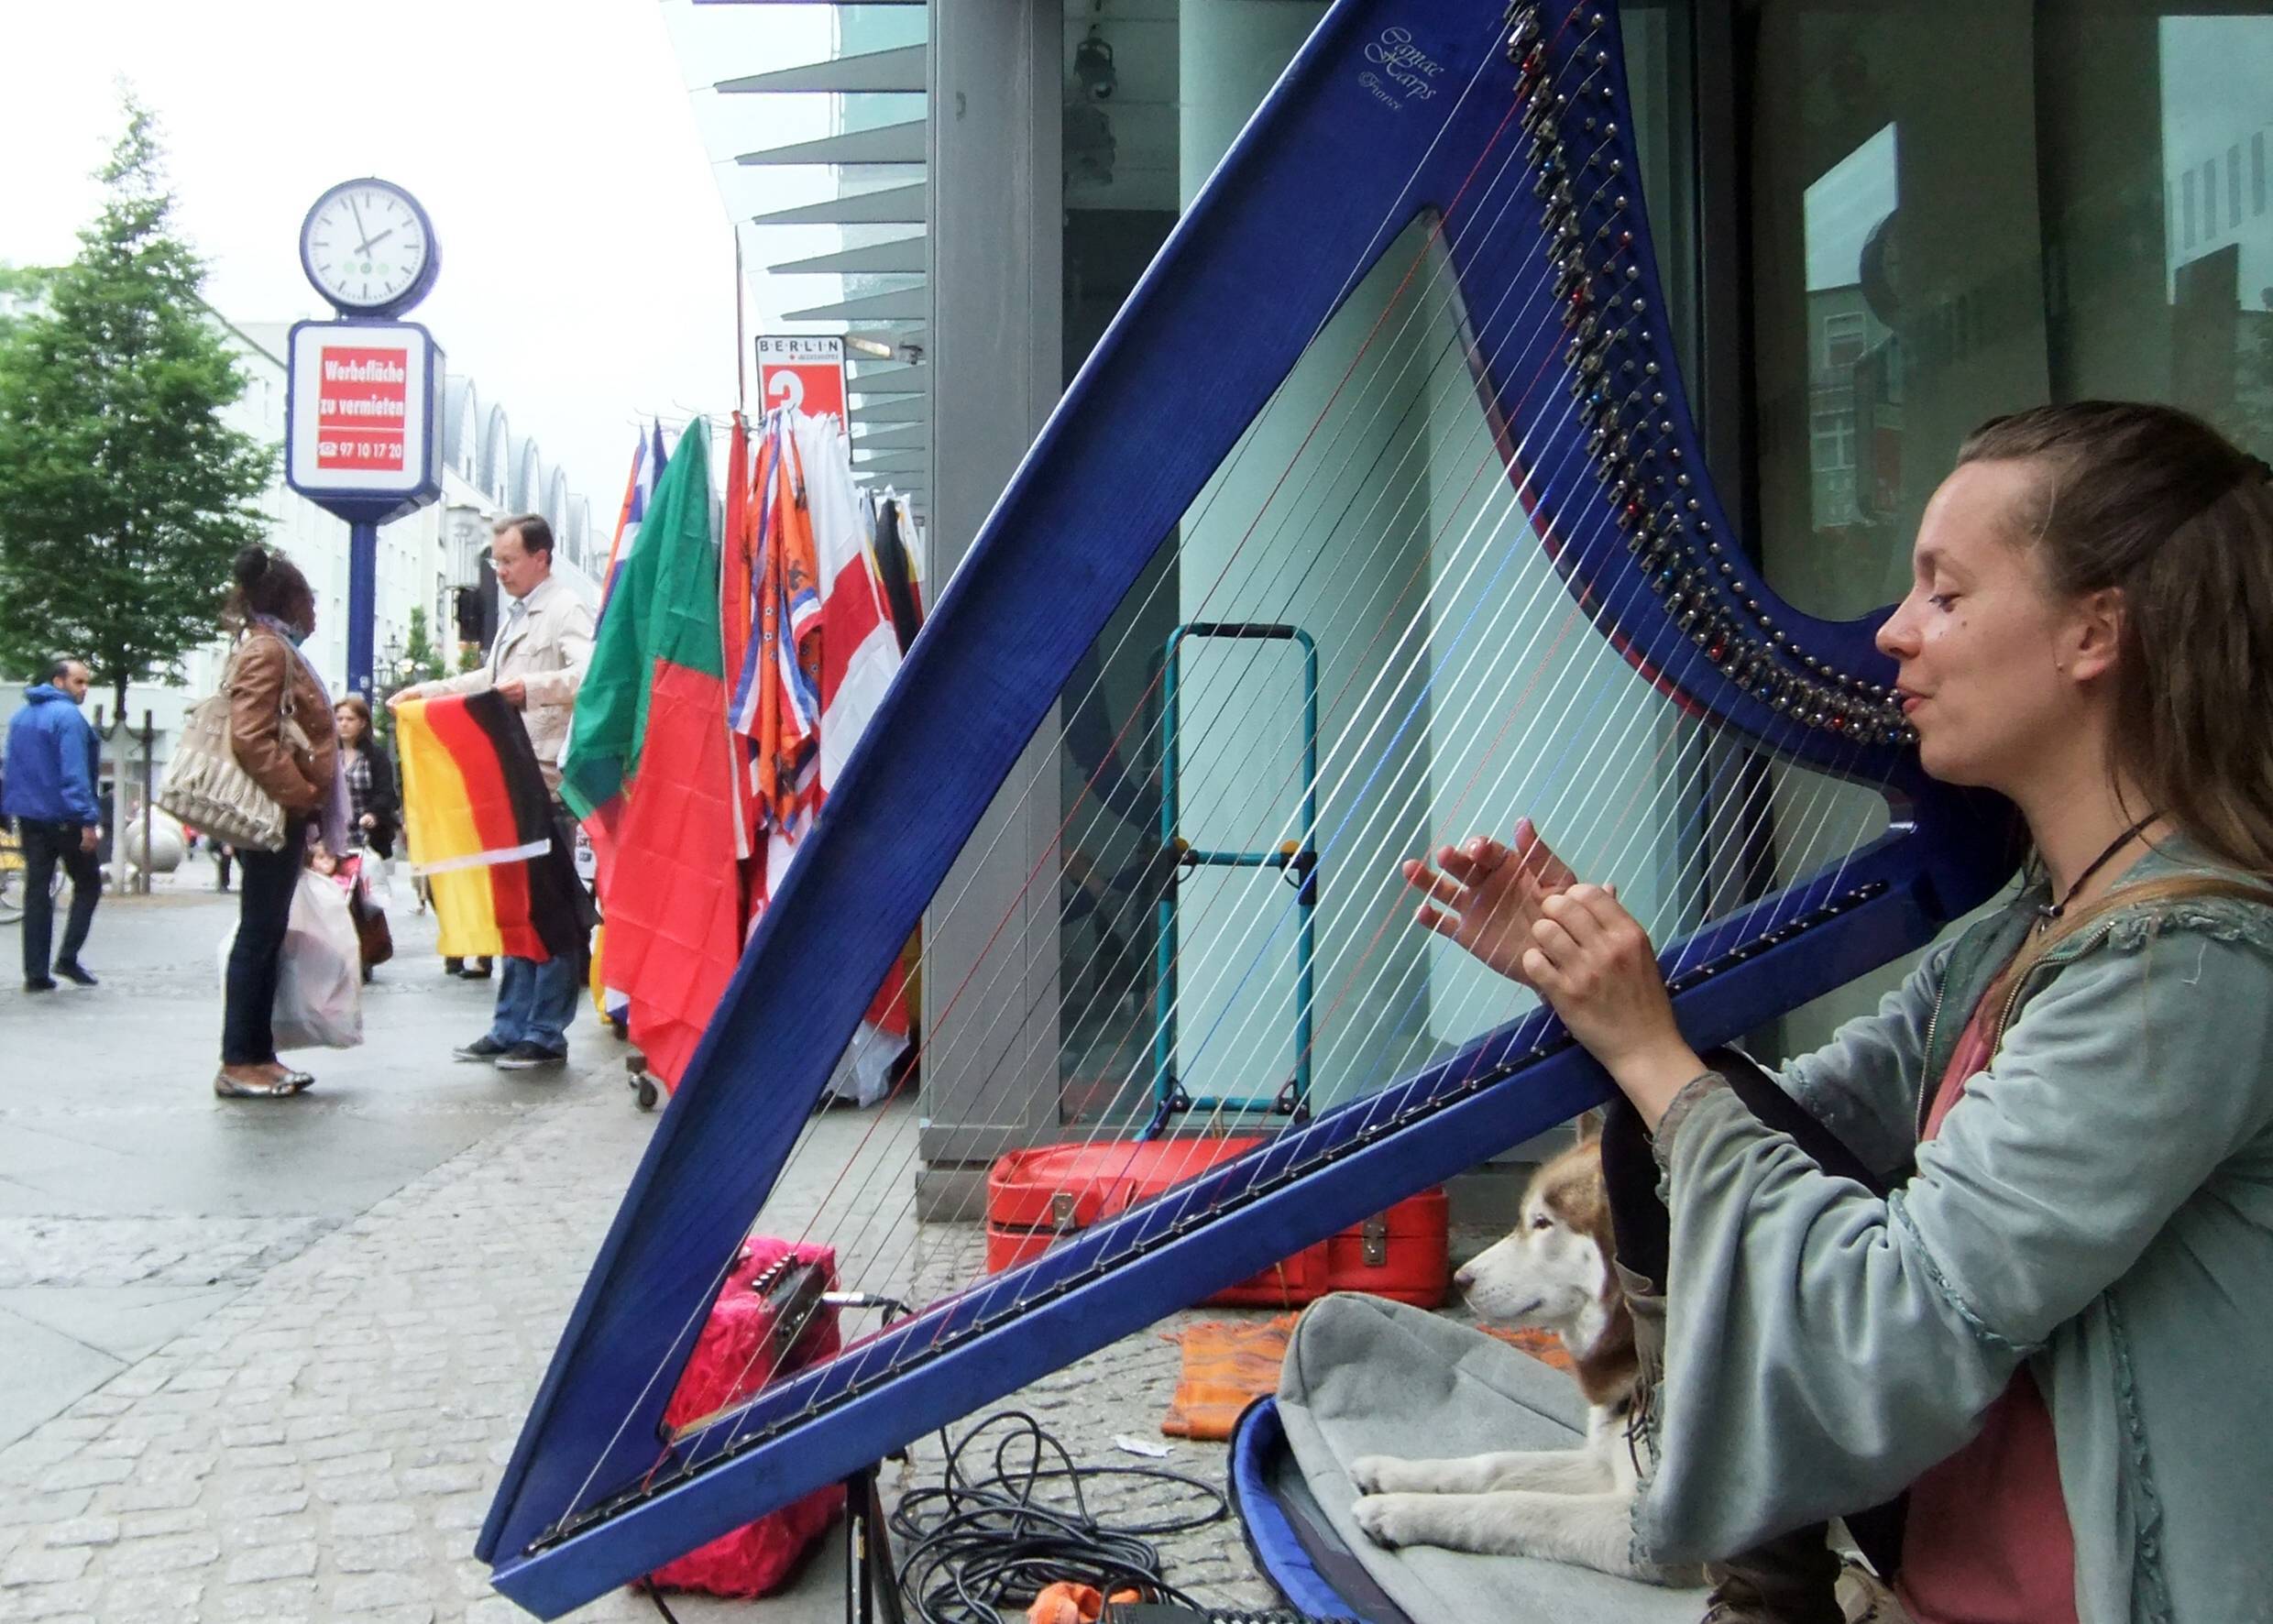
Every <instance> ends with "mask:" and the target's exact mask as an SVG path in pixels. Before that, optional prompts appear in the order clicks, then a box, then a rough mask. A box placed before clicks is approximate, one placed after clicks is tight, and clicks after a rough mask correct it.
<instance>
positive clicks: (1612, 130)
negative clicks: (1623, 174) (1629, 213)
mask: <svg viewBox="0 0 2273 1624" xmlns="http://www.w3.org/2000/svg"><path fill="white" fill-rule="evenodd" d="M1603 60H1605V61H1608V60H1609V58H1608V57H1605V58H1603ZM1602 133H1603V134H1604V135H1605V136H1607V137H1609V138H1610V139H1611V140H1613V141H1615V140H1617V139H1618V126H1617V124H1616V123H1615V122H1612V123H1609V124H1606V125H1604V126H1602ZM1618 202H1619V206H1620V207H1621V208H1622V207H1624V206H1625V202H1626V200H1625V199H1624V198H1622V197H1621V198H1620V199H1619V200H1618Z"/></svg>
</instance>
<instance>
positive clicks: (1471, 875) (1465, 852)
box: [1436, 835, 1508, 885]
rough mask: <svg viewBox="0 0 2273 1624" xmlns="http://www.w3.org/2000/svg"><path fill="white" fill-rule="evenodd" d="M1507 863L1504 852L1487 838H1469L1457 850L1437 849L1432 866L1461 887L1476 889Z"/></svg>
mask: <svg viewBox="0 0 2273 1624" xmlns="http://www.w3.org/2000/svg"><path fill="white" fill-rule="evenodd" d="M1506 861H1508V849H1507V848H1506V847H1505V846H1502V845H1501V844H1500V843H1499V841H1497V840H1495V839H1491V838H1490V837H1488V836H1487V835H1470V836H1469V837H1468V838H1467V839H1465V840H1463V841H1461V842H1460V844H1458V845H1457V846H1439V847H1438V848H1437V849H1436V863H1437V866H1438V867H1439V868H1441V869H1443V870H1444V872H1446V873H1448V874H1450V875H1452V876H1453V877H1454V878H1455V879H1457V880H1459V881H1460V882H1462V883H1464V884H1468V885H1478V884H1481V883H1484V881H1486V880H1487V879H1488V878H1490V876H1491V875H1493V874H1495V873H1497V872H1499V868H1500V866H1501V865H1502V864H1503V863H1505V862H1506Z"/></svg>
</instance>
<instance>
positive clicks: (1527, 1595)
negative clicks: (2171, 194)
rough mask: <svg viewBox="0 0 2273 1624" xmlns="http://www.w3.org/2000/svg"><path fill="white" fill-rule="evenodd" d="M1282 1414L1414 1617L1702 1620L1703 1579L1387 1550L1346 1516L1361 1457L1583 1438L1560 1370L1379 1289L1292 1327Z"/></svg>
mask: <svg viewBox="0 0 2273 1624" xmlns="http://www.w3.org/2000/svg"><path fill="white" fill-rule="evenodd" d="M1279 1420H1280V1422H1281V1424H1282V1425H1284V1427H1285V1428H1286V1434H1287V1443H1288V1445H1289V1447H1290V1449H1291V1450H1292V1451H1293V1453H1294V1457H1295V1461H1296V1463H1297V1464H1298V1465H1300V1466H1301V1470H1302V1476H1303V1478H1304V1479H1305V1480H1306V1481H1307V1482H1308V1484H1309V1485H1310V1487H1311V1490H1312V1493H1314V1494H1315V1495H1316V1496H1317V1498H1318V1502H1319V1505H1320V1507H1321V1509H1323V1511H1324V1512H1325V1514H1326V1517H1327V1519H1328V1520H1330V1521H1331V1522H1332V1523H1333V1525H1334V1531H1335V1532H1336V1533H1338V1534H1339V1535H1340V1536H1341V1538H1342V1542H1343V1543H1345V1545H1347V1546H1348V1547H1349V1549H1350V1551H1351V1552H1352V1553H1354V1554H1355V1555H1356V1557H1357V1559H1358V1560H1359V1561H1360V1562H1361V1563H1363V1564H1365V1567H1366V1569H1367V1572H1368V1573H1370V1574H1372V1575H1373V1576H1374V1579H1375V1581H1376V1582H1377V1583H1378V1584H1379V1585H1380V1586H1381V1588H1382V1589H1383V1590H1384V1591H1385V1592H1387V1593H1388V1594H1389V1597H1390V1598H1391V1599H1393V1600H1394V1601H1395V1602H1396V1603H1397V1605H1398V1606H1399V1607H1400V1608H1403V1609H1404V1610H1405V1612H1406V1613H1407V1615H1408V1616H1410V1617H1411V1619H1413V1620H1414V1624H1697V1619H1698V1618H1700V1617H1701V1616H1702V1615H1703V1613H1704V1611H1705V1593H1704V1592H1703V1591H1701V1590H1665V1589H1660V1588H1658V1587H1656V1586H1650V1585H1640V1584H1635V1583H1633V1582H1632V1581H1631V1580H1626V1579H1614V1578H1611V1577H1609V1575H1605V1574H1598V1573H1594V1572H1591V1571H1589V1570H1587V1569H1585V1568H1576V1567H1566V1566H1565V1565H1563V1564H1560V1563H1552V1562H1540V1561H1536V1560H1533V1559H1532V1558H1530V1557H1523V1556H1475V1555H1470V1554H1467V1553H1462V1552H1455V1551H1440V1550H1437V1549H1434V1548H1433V1547H1430V1546H1415V1547H1411V1548H1409V1549H1406V1550H1401V1551H1385V1550H1383V1549H1381V1548H1380V1547H1379V1546H1378V1545H1376V1544H1374V1543H1373V1542H1372V1541H1370V1540H1368V1539H1367V1538H1366V1536H1365V1535H1364V1534H1363V1533H1362V1532H1360V1531H1358V1528H1357V1524H1356V1522H1355V1521H1354V1520H1352V1519H1351V1517H1350V1504H1351V1502H1352V1501H1353V1500H1355V1499H1356V1498H1357V1497H1356V1490H1355V1489H1353V1488H1352V1487H1350V1480H1349V1463H1350V1462H1351V1461H1353V1460H1355V1459H1356V1458H1357V1457H1358V1456H1359V1455H1365V1454H1398V1455H1405V1456H1410V1457H1426V1456H1438V1455H1462V1454H1482V1453H1484V1452H1485V1451H1488V1450H1500V1449H1562V1448H1575V1447H1576V1445H1577V1444H1578V1443H1579V1442H1580V1440H1581V1437H1582V1434H1583V1429H1584V1427H1585V1424H1586V1404H1585V1401H1584V1400H1583V1399H1580V1397H1579V1395H1578V1388H1577V1386H1576V1384H1575V1383H1574V1382H1573V1381H1572V1380H1571V1378H1570V1377H1568V1376H1567V1375H1565V1374H1564V1373H1563V1372H1562V1371H1560V1370H1555V1369H1554V1368H1552V1367H1550V1366H1546V1365H1543V1364H1541V1363H1540V1362H1539V1361H1538V1360H1536V1359H1533V1358H1531V1357H1529V1356H1528V1355H1524V1354H1521V1353H1519V1352H1517V1351H1516V1350H1515V1349H1514V1348H1512V1347H1510V1346H1509V1345H1508V1344H1506V1343H1503V1342H1500V1341H1498V1340H1497V1339H1495V1338H1493V1337H1489V1336H1486V1335H1485V1334H1483V1333H1481V1332H1479V1331H1476V1330H1473V1329H1471V1328H1469V1327H1468V1326H1466V1325H1461V1324H1457V1323H1455V1322H1453V1321H1451V1320H1446V1319H1443V1318H1440V1317H1439V1316H1437V1315H1435V1314H1432V1313H1428V1312H1425V1311H1422V1310H1420V1309H1416V1308H1408V1307H1406V1306H1405V1305H1403V1304H1402V1303H1397V1302H1391V1301H1389V1300H1386V1299H1383V1298H1378V1297H1361V1296H1335V1297H1328V1298H1325V1299H1323V1300H1321V1301H1319V1302H1318V1303H1316V1304H1314V1305H1313V1306H1312V1308H1311V1310H1310V1311H1308V1312H1307V1313H1305V1314H1304V1315H1303V1316H1302V1318H1301V1322H1300V1323H1299V1324H1298V1325H1296V1327H1295V1329H1294V1339H1293V1342H1292V1343H1291V1344H1290V1346H1289V1348H1288V1350H1287V1361H1286V1366H1285V1368H1284V1369H1283V1371H1282V1372H1281V1374H1280V1376H1279Z"/></svg>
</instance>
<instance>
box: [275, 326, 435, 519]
mask: <svg viewBox="0 0 2273 1624" xmlns="http://www.w3.org/2000/svg"><path fill="white" fill-rule="evenodd" d="M441 382H442V366H441V356H440V353H439V352H438V351H436V350H435V348H434V339H433V337H432V336H430V335H428V333H427V331H426V329H425V328H423V327H421V326H419V325H417V324H414V323H410V322H302V323H301V324H298V325H297V326H295V327H294V328H293V329H292V331H291V401H290V402H289V406H288V418H289V429H288V433H289V440H288V445H287V463H286V477H287V478H288V480H289V481H290V483H291V487H292V488H293V489H295V490H297V491H299V492H300V493H301V494H302V496H305V497H307V498H309V499H312V500H314V501H317V502H321V503H323V504H324V506H326V507H332V508H335V510H336V507H337V505H338V503H339V502H341V501H342V500H343V499H346V500H353V499H376V500H381V501H384V500H390V499H400V498H410V499H413V500H412V506H415V505H417V503H416V500H415V499H417V498H419V497H421V496H422V495H424V494H427V493H430V492H432V491H434V490H435V489H437V488H439V487H440V484H441V445H440V443H439V440H438V438H437V436H436V433H435V427H436V419H437V417H438V415H439V414H438V412H437V411H436V396H437V394H438V392H439V390H440V389H441Z"/></svg>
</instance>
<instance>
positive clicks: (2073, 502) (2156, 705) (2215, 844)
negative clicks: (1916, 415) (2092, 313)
mask: <svg viewBox="0 0 2273 1624" xmlns="http://www.w3.org/2000/svg"><path fill="white" fill-rule="evenodd" d="M2005 461H2012V462H2025V463H2028V464H2032V465H2034V466H2036V467H2037V468H2038V469H2039V470H2040V474H2041V477H2039V478H2038V479H2037V482H2036V485H2035V487H2034V488H2033V489H2032V490H2031V491H2030V493H2029V495H2028V497H2027V498H2026V508H2025V509H2024V510H2023V511H2022V512H2021V513H2019V514H2018V515H2016V516H2015V517H2016V519H2017V521H2018V523H2019V527H2020V529H2021V532H2022V534H2023V536H2024V539H2025V541H2026V544H2027V545H2028V546H2029V547H2030V548H2031V549H2032V550H2033V551H2034V552H2035V553H2036V554H2037V563H2038V566H2039V567H2040V568H2041V569H2042V571H2043V575H2044V580H2045V582H2046V584H2047V586H2048V587H2049V588H2050V590H2051V591H2052V592H2053V593H2054V594H2055V595H2056V596H2058V597H2059V598H2080V597H2082V596H2083V595H2084V594H2086V593H2091V592H2098V591H2103V590H2107V589H2110V588H2112V589H2114V590H2115V591H2116V592H2118V593H2120V594H2121V597H2122V603H2123V611H2122V630H2121V632H2120V634H2119V638H2118V642H2117V655H2116V664H2115V672H2114V683H2115V688H2114V756H2113V758H2112V759H2111V760H2110V761H2109V763H2108V770H2109V773H2110V774H2111V775H2113V776H2114V777H2115V778H2116V780H2117V782H2118V784H2120V783H2121V782H2122V781H2123V780H2125V779H2127V780H2128V781H2129V782H2130V783H2131V784H2133V785H2136V786H2137V789H2138V791H2139V793H2140V794H2141V795H2143V796H2145V797H2146V798H2147V805H2146V806H2145V807H2130V808H2127V809H2126V816H2129V817H2141V816H2144V815H2146V814H2147V812H2150V811H2152V812H2158V813H2159V814H2161V816H2162V817H2164V818H2166V819H2168V820H2169V822H2170V823H2171V824H2173V825H2175V826H2176V827H2177V828H2178V829H2179V830H2180V832H2181V833H2183V834H2185V835H2186V836H2187V837H2189V838H2190V839H2192V840H2193V841H2194V842H2195V843H2196V844H2197V845H2199V846H2201V847H2202V849H2203V850H2205V851H2207V852H2208V853H2209V854H2210V855H2211V856H2212V857H2213V858H2215V859H2216V860H2217V861H2219V862H2220V863H2222V864H2224V865H2225V866H2226V867H2228V868H2231V869H2234V870H2236V871H2239V876H2246V878H2239V877H2229V878H2226V879H2223V880H2218V879H2211V878H2208V877H2203V878H2201V879H2198V880H2172V881H2165V882H2159V883H2157V884H2156V885H2155V886H2154V887H2152V892H2153V894H2157V895H2162V894H2169V895H2179V894H2241V895H2246V896H2248V897H2250V898H2251V899H2253V900H2256V901H2259V902H2265V903H2268V904H2273V889H2268V888H2266V887H2273V748H2268V745H2267V742H2266V736H2265V729H2266V726H2267V720H2268V718H2269V717H2273V468H2268V466H2267V465H2266V464H2265V463H2264V462H2263V461H2262V460H2260V459H2259V458H2257V457H2256V456H2253V455H2250V454H2249V453H2247V452H2246V451H2243V450H2242V449H2241V448H2239V447H2238V446H2236V445H2235V444H2233V443H2232V442H2231V441H2229V440H2227V439H2226V438H2225V436H2224V435H2223V434H2221V433H2218V431H2217V430H2216V429H2214V428H2213V427H2211V426H2210V424H2208V423H2206V422H2202V419H2200V418H2198V417H2195V416H2193V415H2192V414H2191V413H2190V412H2185V411H2180V410H2178V409H2177V408H2176V407H2171V406H2158V405H2152V404H2146V403H2140V402H2132V401H2075V402H2073V403H2070V404H2068V405H2062V406H2039V407H2036V408H2034V409H2032V410H2030V411H2021V412H2016V413H2015V414H2014V415H2012V416H2010V417H2000V418H1994V419H1992V420H1991V421H1990V422H1986V423H1984V424H1982V426H1981V427H1980V428H1978V429H1976V430H1975V431H1973V433H1971V435H1969V436H1968V437H1967V439H1966V441H1965V444H1963V445H1962V446H1960V448H1959V451H1958V463H1959V465H1960V466H1963V465H1964V464H1966V463H1971V462H2005ZM2119 798H2120V796H2119ZM2253 882H2255V883H2253ZM2148 899H2149V898H2148V888H2146V887H2132V888H2129V889H2126V890H2123V891H2119V892H2116V893H2114V894H2110V895H2109V896H2107V897H2103V898H2102V899H2101V900H2100V901H2099V902H2098V903H2097V904H2096V905H2092V906H2091V907H2088V908H2083V909H2080V910H2078V911H2077V912H2076V913H2074V914H2071V915H2068V916H2063V917H2062V918H2061V919H2060V920H2059V923H2058V924H2057V925H2056V926H2055V927H2053V929H2052V930H2050V931H2048V932H2047V933H2046V934H2045V935H2043V936H2042V937H2040V938H2037V940H2036V941H2035V942H2034V943H2032V944H2031V945H2030V946H2029V947H2028V948H2027V949H2024V951H2023V952H2022V954H2021V956H2020V958H2019V960H2015V963H2014V965H2013V967H2012V969H2011V970H2010V971H2008V972H2007V974H2006V976H2005V977H2004V978H2003V980H2004V981H2005V982H2011V981H2013V980H2014V979H2015V978H2016V977H2018V976H2020V975H2024V974H2026V972H2027V970H2028V969H2029V968H2030V967H2031V966H2033V965H2034V964H2035V963H2036V962H2037V960H2038V959H2040V958H2041V957H2042V955H2043V953H2044V952H2045V951H2046V950H2048V949H2049V948H2051V947H2052V946H2053V945H2054V944H2055V943H2056V942H2058V941H2060V940H2064V939H2065V938H2068V937H2070V936H2072V935H2074V934H2075V933H2076V932H2078V931H2080V930H2081V929H2083V928H2084V927H2087V926H2088V925H2090V924H2091V923H2092V921H2093V920H2095V919H2097V918H2099V917H2101V916H2103V915H2104V914H2106V913H2107V912H2108V911H2110V909H2111V908H2113V907H2114V906H2119V905H2121V906H2128V905H2135V904H2136V903H2139V902H2142V901H2146V900H2148Z"/></svg>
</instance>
